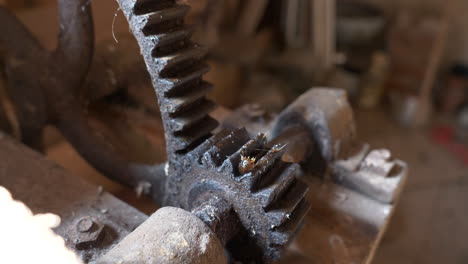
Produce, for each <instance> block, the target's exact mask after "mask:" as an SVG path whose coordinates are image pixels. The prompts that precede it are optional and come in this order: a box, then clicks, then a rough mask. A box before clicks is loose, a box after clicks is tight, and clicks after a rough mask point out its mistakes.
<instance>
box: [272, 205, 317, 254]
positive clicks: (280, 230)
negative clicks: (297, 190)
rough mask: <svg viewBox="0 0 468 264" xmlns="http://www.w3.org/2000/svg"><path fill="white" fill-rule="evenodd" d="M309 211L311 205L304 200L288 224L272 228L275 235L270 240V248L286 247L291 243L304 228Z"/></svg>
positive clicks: (292, 214)
mask: <svg viewBox="0 0 468 264" xmlns="http://www.w3.org/2000/svg"><path fill="white" fill-rule="evenodd" d="M309 209H310V204H309V203H308V202H307V201H305V200H302V201H301V203H300V204H299V205H298V207H297V208H296V210H294V211H293V212H292V213H291V215H290V217H289V218H288V221H287V222H285V223H284V224H283V225H281V226H279V227H276V226H272V227H273V233H272V234H271V238H270V239H271V241H270V246H273V247H284V246H285V245H287V244H288V243H289V242H291V241H292V240H293V239H294V238H295V236H296V235H297V233H298V232H299V230H300V229H301V227H302V226H303V224H304V221H305V217H306V216H307V212H308V211H309Z"/></svg>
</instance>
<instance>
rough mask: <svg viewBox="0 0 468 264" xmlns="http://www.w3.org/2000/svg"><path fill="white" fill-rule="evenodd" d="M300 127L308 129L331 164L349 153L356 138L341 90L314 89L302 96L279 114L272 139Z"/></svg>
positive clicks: (325, 158)
mask: <svg viewBox="0 0 468 264" xmlns="http://www.w3.org/2000/svg"><path fill="white" fill-rule="evenodd" d="M298 125H300V126H304V127H305V128H307V129H308V131H309V134H310V141H312V142H315V143H316V144H317V146H318V148H319V150H320V152H321V156H322V158H323V159H324V160H325V161H327V162H330V161H332V160H334V159H335V158H338V157H339V155H340V154H343V153H345V152H346V150H347V148H348V147H349V145H350V144H351V143H352V142H353V140H354V139H355V133H356V132H355V127H354V118H353V111H352V109H351V106H350V104H349V102H348V100H347V95H346V92H345V91H344V90H341V89H332V88H312V89H310V90H309V91H307V92H306V93H304V94H303V95H301V96H300V97H299V98H298V99H297V100H296V101H294V102H293V103H292V104H291V105H289V106H288V107H287V108H286V109H285V110H283V111H282V112H281V113H280V114H279V116H278V118H277V120H276V121H275V124H274V126H273V129H272V132H271V135H270V137H271V138H276V137H278V136H280V134H281V133H283V131H285V130H286V129H287V128H289V127H290V126H298Z"/></svg>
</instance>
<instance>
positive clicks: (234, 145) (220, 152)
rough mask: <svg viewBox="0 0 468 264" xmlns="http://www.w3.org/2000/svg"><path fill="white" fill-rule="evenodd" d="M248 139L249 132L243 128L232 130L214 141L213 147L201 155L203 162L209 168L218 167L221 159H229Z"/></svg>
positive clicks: (221, 161)
mask: <svg viewBox="0 0 468 264" xmlns="http://www.w3.org/2000/svg"><path fill="white" fill-rule="evenodd" d="M248 140H249V134H248V132H247V130H245V129H244V128H242V129H236V130H234V131H232V132H231V133H229V134H228V135H226V136H225V137H223V138H222V139H220V140H218V141H217V142H214V145H213V147H212V148H210V149H209V150H208V151H207V152H206V153H205V154H204V155H203V161H204V162H203V163H204V164H205V165H206V166H208V167H210V168H214V167H220V166H221V165H222V164H223V161H225V160H226V159H229V157H230V156H231V155H232V154H233V153H235V152H236V151H237V150H238V149H239V148H240V147H241V146H242V145H243V144H244V143H245V142H246V141H248Z"/></svg>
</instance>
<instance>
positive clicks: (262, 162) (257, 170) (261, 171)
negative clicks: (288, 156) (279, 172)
mask: <svg viewBox="0 0 468 264" xmlns="http://www.w3.org/2000/svg"><path fill="white" fill-rule="evenodd" d="M283 153H284V149H283V148H282V147H281V146H280V145H275V146H273V147H272V148H271V149H270V150H268V152H267V153H266V154H265V155H263V156H261V158H260V159H259V160H258V161H257V162H256V163H255V166H254V169H253V170H252V180H251V181H250V182H251V183H250V184H251V186H250V188H251V190H252V191H256V190H257V189H258V188H259V185H260V182H261V181H262V180H263V177H265V176H266V175H267V173H268V172H269V171H270V170H271V169H272V168H273V167H274V166H276V165H278V163H280V162H281V156H282V155H283ZM260 155H261V154H260ZM257 157H258V156H257Z"/></svg>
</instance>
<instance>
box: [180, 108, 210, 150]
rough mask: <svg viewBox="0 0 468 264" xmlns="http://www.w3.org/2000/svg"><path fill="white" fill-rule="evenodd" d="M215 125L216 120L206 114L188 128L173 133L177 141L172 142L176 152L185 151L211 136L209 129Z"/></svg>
mask: <svg viewBox="0 0 468 264" xmlns="http://www.w3.org/2000/svg"><path fill="white" fill-rule="evenodd" d="M217 126H218V121H216V120H214V119H213V118H211V117H210V116H207V117H206V118H204V119H202V120H200V121H199V122H197V123H196V124H195V125H193V126H192V127H190V128H189V129H187V130H183V131H180V132H176V133H174V137H175V138H176V139H177V141H174V142H172V144H173V145H174V147H175V149H176V151H177V152H178V153H187V152H188V151H190V150H192V149H194V148H195V147H197V146H198V145H199V144H201V143H203V141H205V140H206V139H208V138H209V137H210V136H211V131H213V130H214V129H215V128H216V127H217Z"/></svg>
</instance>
